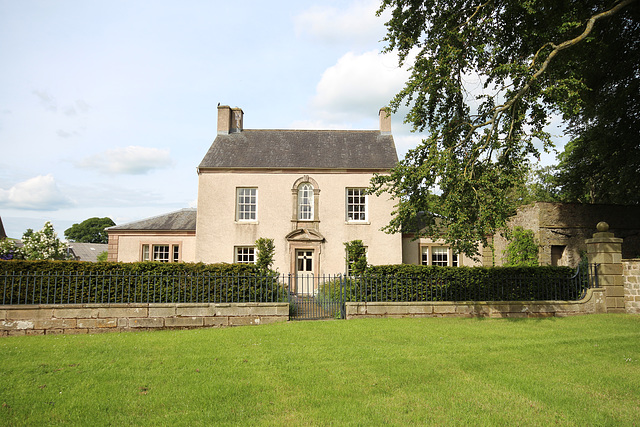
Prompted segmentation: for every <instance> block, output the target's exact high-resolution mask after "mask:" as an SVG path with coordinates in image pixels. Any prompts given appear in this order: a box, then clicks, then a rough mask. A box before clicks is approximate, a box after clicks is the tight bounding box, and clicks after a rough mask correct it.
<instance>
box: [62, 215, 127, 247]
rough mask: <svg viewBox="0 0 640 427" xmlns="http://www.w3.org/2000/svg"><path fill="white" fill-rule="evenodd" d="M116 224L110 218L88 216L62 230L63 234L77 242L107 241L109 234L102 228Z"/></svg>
mask: <svg viewBox="0 0 640 427" xmlns="http://www.w3.org/2000/svg"><path fill="white" fill-rule="evenodd" d="M113 225H116V223H115V222H113V221H112V220H111V218H106V217H105V218H97V217H94V218H89V219H85V220H84V221H82V222H81V223H80V224H73V225H72V226H71V227H70V228H67V229H66V230H65V231H64V236H65V237H66V238H67V239H69V240H71V241H73V242H79V243H108V242H109V235H108V234H107V232H106V231H105V230H104V229H105V228H107V227H111V226H113Z"/></svg>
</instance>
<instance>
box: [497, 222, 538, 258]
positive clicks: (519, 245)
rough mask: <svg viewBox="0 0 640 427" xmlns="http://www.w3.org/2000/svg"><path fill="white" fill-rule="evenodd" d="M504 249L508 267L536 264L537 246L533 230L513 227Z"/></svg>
mask: <svg viewBox="0 0 640 427" xmlns="http://www.w3.org/2000/svg"><path fill="white" fill-rule="evenodd" d="M509 240H510V241H509V244H508V245H507V249H506V250H505V256H506V263H505V266H508V267H533V266H536V265H538V252H539V247H538V243H537V242H536V239H535V236H534V235H533V231H531V230H526V229H524V228H522V227H514V228H513V231H512V232H511V235H510V236H509Z"/></svg>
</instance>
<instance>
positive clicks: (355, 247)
mask: <svg viewBox="0 0 640 427" xmlns="http://www.w3.org/2000/svg"><path fill="white" fill-rule="evenodd" d="M344 247H345V248H346V249H347V273H348V274H350V275H356V276H358V275H361V274H362V273H364V271H365V270H366V269H367V265H368V263H367V248H365V247H364V245H363V244H362V240H352V241H350V242H346V243H345V244H344Z"/></svg>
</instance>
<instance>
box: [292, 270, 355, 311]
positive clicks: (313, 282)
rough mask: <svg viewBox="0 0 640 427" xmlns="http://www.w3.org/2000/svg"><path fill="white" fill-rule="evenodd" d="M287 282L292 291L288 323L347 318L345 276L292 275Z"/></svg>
mask: <svg viewBox="0 0 640 427" xmlns="http://www.w3.org/2000/svg"><path fill="white" fill-rule="evenodd" d="M286 280H287V288H288V289H289V319H291V320H319V319H344V318H345V306H344V302H345V287H344V278H343V276H342V275H333V276H332V275H320V276H316V275H313V274H298V275H293V274H290V275H288V276H287V277H286Z"/></svg>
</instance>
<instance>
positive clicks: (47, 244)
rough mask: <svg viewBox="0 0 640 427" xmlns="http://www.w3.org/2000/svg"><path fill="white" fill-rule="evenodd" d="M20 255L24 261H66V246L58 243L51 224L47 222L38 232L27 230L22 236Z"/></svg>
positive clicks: (58, 240)
mask: <svg viewBox="0 0 640 427" xmlns="http://www.w3.org/2000/svg"><path fill="white" fill-rule="evenodd" d="M22 244H23V246H22V248H20V249H19V250H20V253H21V255H22V258H24V259H26V260H63V259H68V254H67V245H66V244H65V243H63V242H61V241H60V239H59V238H58V234H57V233H56V232H55V230H54V229H53V225H52V224H51V222H49V221H47V222H45V224H44V227H42V230H40V231H33V230H32V229H30V228H29V229H27V231H25V233H24V234H23V235H22Z"/></svg>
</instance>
